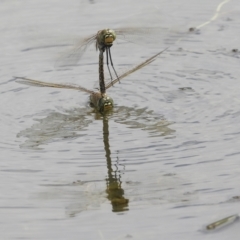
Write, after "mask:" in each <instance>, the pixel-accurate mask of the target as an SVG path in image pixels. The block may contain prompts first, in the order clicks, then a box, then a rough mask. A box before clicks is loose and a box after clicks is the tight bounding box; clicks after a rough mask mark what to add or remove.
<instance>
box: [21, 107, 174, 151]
mask: <svg viewBox="0 0 240 240" xmlns="http://www.w3.org/2000/svg"><path fill="white" fill-rule="evenodd" d="M38 116H40V118H35V119H34V120H35V121H36V122H37V123H34V124H33V125H32V126H31V127H30V128H27V129H24V130H22V131H21V132H19V133H18V134H17V137H18V138H20V137H23V138H26V140H25V142H23V143H21V144H20V148H28V149H35V150H38V149H39V150H40V149H41V147H40V146H42V145H46V144H49V143H52V142H58V141H64V140H68V141H70V140H74V139H77V138H79V137H83V136H86V135H89V133H88V132H86V130H87V129H86V128H87V127H88V126H89V124H90V123H92V122H94V120H101V119H102V115H100V114H98V113H96V112H94V111H93V110H92V109H89V108H75V109H71V110H65V109H64V110H61V112H55V111H51V112H42V113H41V114H38ZM41 116H44V117H43V118H41ZM108 116H109V118H111V120H113V121H114V122H116V123H120V124H123V125H125V126H127V127H128V128H135V129H142V130H144V131H148V132H149V135H150V137H155V136H168V135H172V134H173V133H174V132H175V130H173V129H171V128H169V125H171V124H172V123H170V122H169V121H167V120H166V119H165V118H164V117H163V116H162V115H160V114H156V113H154V112H153V111H151V110H147V109H146V108H138V109H136V108H130V107H122V106H117V107H114V109H113V112H111V113H109V115H108Z"/></svg>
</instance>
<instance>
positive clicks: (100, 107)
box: [16, 49, 166, 112]
mask: <svg viewBox="0 0 240 240" xmlns="http://www.w3.org/2000/svg"><path fill="white" fill-rule="evenodd" d="M165 50H166V49H165ZM165 50H163V51H165ZM163 51H161V52H159V53H157V54H155V55H153V56H152V57H150V58H148V59H147V60H146V61H144V62H142V63H141V64H139V65H137V66H136V67H134V68H132V69H130V70H129V71H127V72H125V73H123V74H122V75H120V76H119V77H118V78H116V79H115V80H113V81H111V82H109V83H108V84H106V85H105V81H104V73H103V65H102V64H100V65H99V77H100V78H99V85H100V91H99V92H94V91H93V90H88V89H86V88H83V87H81V86H79V85H73V84H57V83H47V82H42V81H37V80H33V79H29V78H24V77H16V79H18V80H17V81H18V82H20V83H24V84H27V85H34V86H39V87H53V88H66V89H75V90H79V91H82V92H86V93H89V94H90V105H91V107H94V108H95V109H97V111H99V112H104V111H107V110H110V109H112V107H113V99H112V98H111V97H109V96H107V94H106V89H108V88H110V87H111V86H113V85H114V84H115V83H117V82H119V81H120V80H121V79H123V78H125V77H126V76H128V75H129V74H131V73H133V72H135V71H137V70H139V69H141V68H143V67H145V66H147V65H148V64H150V63H151V62H153V61H154V60H155V59H156V58H157V57H158V56H159V55H160V54H161V53H162V52H163Z"/></svg>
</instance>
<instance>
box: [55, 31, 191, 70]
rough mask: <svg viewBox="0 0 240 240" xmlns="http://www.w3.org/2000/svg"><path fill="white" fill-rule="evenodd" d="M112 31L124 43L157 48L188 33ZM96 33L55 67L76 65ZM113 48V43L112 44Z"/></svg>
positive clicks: (77, 45) (94, 38) (58, 61)
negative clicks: (150, 44) (152, 45)
mask: <svg viewBox="0 0 240 240" xmlns="http://www.w3.org/2000/svg"><path fill="white" fill-rule="evenodd" d="M113 31H114V32H115V33H116V37H117V38H116V39H117V40H118V39H119V40H122V41H125V42H131V43H135V44H140V45H144V44H146V45H147V44H148V43H149V42H150V43H153V44H156V46H157V47H159V44H160V45H163V46H164V45H165V46H166V45H167V46H170V45H173V44H175V43H176V42H177V41H179V40H180V39H182V37H186V36H187V34H189V33H188V32H184V31H182V32H181V31H176V30H173V29H169V28H163V27H148V28H147V27H129V28H117V29H114V28H113ZM96 36H97V33H96V34H94V35H92V36H89V37H87V38H85V39H83V40H81V41H79V43H77V44H76V46H75V47H73V48H72V49H71V50H70V51H67V52H66V53H65V54H63V55H62V56H61V57H60V58H59V59H58V60H57V62H56V66H59V67H61V66H71V65H76V64H77V62H78V61H79V60H80V59H81V57H82V56H83V54H84V52H85V51H86V50H87V48H88V47H89V46H90V45H92V44H93V43H95V42H96ZM113 46H114V43H113Z"/></svg>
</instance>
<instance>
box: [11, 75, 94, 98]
mask: <svg viewBox="0 0 240 240" xmlns="http://www.w3.org/2000/svg"><path fill="white" fill-rule="evenodd" d="M15 78H16V79H17V80H16V81H17V82H18V83H22V84H26V85H30V86H36V87H52V88H65V89H74V90H78V91H82V92H86V93H89V94H91V93H94V91H91V90H88V89H86V88H83V87H81V86H79V85H74V84H60V83H48V82H42V81H38V80H34V79H30V78H25V77H15Z"/></svg>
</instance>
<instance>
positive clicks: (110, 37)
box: [96, 29, 116, 51]
mask: <svg viewBox="0 0 240 240" xmlns="http://www.w3.org/2000/svg"><path fill="white" fill-rule="evenodd" d="M96 39H97V42H96V44H97V47H98V48H99V50H103V51H104V50H105V48H106V47H111V46H112V44H113V41H114V40H115V39H116V33H115V32H114V31H113V30H111V29H104V30H101V31H99V32H98V33H97V36H96Z"/></svg>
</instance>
